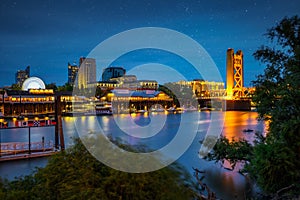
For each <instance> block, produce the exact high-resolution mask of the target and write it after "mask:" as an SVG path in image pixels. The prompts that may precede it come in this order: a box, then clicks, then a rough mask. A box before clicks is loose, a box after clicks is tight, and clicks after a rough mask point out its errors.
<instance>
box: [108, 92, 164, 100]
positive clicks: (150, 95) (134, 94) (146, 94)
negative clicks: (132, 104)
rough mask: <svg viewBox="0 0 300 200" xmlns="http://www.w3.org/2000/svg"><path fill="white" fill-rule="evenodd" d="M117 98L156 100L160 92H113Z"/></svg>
mask: <svg viewBox="0 0 300 200" xmlns="http://www.w3.org/2000/svg"><path fill="white" fill-rule="evenodd" d="M112 92H113V93H114V95H115V96H118V97H143V98H154V97H156V96H157V95H158V94H159V93H160V92H159V91H155V90H143V91H130V90H113V91H112Z"/></svg>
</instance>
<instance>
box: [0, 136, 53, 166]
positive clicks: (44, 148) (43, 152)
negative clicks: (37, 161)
mask: <svg viewBox="0 0 300 200" xmlns="http://www.w3.org/2000/svg"><path fill="white" fill-rule="evenodd" d="M57 152H58V151H57V150H55V148H54V144H53V142H52V141H49V142H32V143H30V144H29V143H28V142H9V143H1V149H0V162H2V161H10V160H20V159H29V158H38V157H45V156H51V155H53V154H55V153H57Z"/></svg>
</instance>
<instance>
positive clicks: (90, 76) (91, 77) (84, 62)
mask: <svg viewBox="0 0 300 200" xmlns="http://www.w3.org/2000/svg"><path fill="white" fill-rule="evenodd" d="M95 82H96V60H95V59H94V58H85V57H81V58H80V59H79V70H78V88H79V89H83V88H88V84H89V83H95Z"/></svg>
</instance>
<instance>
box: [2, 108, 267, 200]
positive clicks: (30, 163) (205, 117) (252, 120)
mask: <svg viewBox="0 0 300 200" xmlns="http://www.w3.org/2000/svg"><path fill="white" fill-rule="evenodd" d="M199 114H200V121H192V120H191V121H190V122H189V123H193V124H195V123H196V124H198V126H199V128H198V132H197V135H196V138H195V139H194V141H193V143H192V145H191V146H190V147H189V149H188V150H187V151H186V152H185V153H184V155H183V156H181V157H180V158H179V160H178V161H179V162H180V163H181V164H183V165H184V166H185V167H186V168H187V170H188V171H189V172H191V174H192V173H193V170H192V167H196V168H198V169H201V170H205V172H206V173H205V179H204V182H205V183H206V184H207V185H208V186H209V187H210V188H211V189H212V190H213V191H214V192H216V194H217V195H218V197H220V198H222V199H233V198H238V199H244V195H245V194H247V193H248V190H249V189H251V188H249V184H248V183H247V181H246V178H245V177H243V176H242V175H240V174H238V173H237V172H232V171H228V170H225V169H222V168H221V167H220V165H219V164H215V163H214V162H207V161H204V160H202V159H199V157H198V153H197V152H198V151H199V148H200V143H199V141H200V140H202V139H203V138H204V136H205V134H206V132H207V129H208V127H209V124H210V122H211V119H210V117H211V113H210V112H201V113H199ZM217 114H218V117H217V118H218V119H221V118H224V119H225V121H224V128H223V131H222V133H221V134H222V135H224V136H226V137H228V138H232V137H235V138H246V139H248V140H253V139H254V132H255V131H265V127H264V123H262V122H258V121H257V117H258V114H257V113H255V112H238V111H228V112H218V113H217ZM149 115H151V114H149ZM149 115H144V114H134V115H129V114H120V115H118V116H98V117H95V116H83V117H76V118H75V117H64V118H63V131H64V136H65V143H66V146H67V147H68V146H70V145H71V144H72V138H73V137H78V133H77V131H76V128H77V129H80V131H81V132H86V133H88V132H96V133H97V132H100V130H99V129H98V128H99V126H98V123H99V125H100V127H101V129H102V130H101V131H103V132H104V134H106V135H112V136H113V137H115V138H120V139H122V140H123V141H125V142H127V143H128V144H146V145H147V146H149V147H150V148H151V149H159V148H161V147H163V146H164V145H166V144H168V142H170V141H171V140H172V138H173V137H174V135H175V134H176V132H177V130H178V126H179V124H180V119H181V114H167V113H157V114H155V115H152V116H151V117H161V115H167V118H166V119H167V120H166V123H165V125H164V127H163V128H162V130H161V131H160V132H159V133H158V134H156V135H155V136H153V137H150V138H136V137H132V136H130V135H128V134H126V133H124V132H122V131H121V130H120V129H119V128H118V126H117V125H116V123H115V121H114V117H119V118H120V119H122V118H123V119H126V118H129V117H131V118H132V119H133V121H135V122H136V123H137V124H138V125H143V123H145V124H146V123H149V120H150V121H151V119H149V118H148V117H149ZM183 115H189V113H183ZM187 117H188V116H187ZM75 121H76V122H77V123H79V125H77V126H75V123H74V122H75ZM220 121H221V120H220ZM127 128H128V129H129V131H135V127H127ZM244 129H252V130H253V132H248V133H244V132H243V130H244ZM32 130H33V129H32ZM20 131H21V132H20ZM20 131H19V130H11V132H7V130H1V141H2V142H4V141H5V142H12V141H26V140H27V139H28V136H27V134H26V129H21V130H20ZM189 131H191V130H186V134H188V133H189ZM52 133H54V127H49V128H46V129H45V128H34V131H33V132H32V135H33V136H32V137H33V140H40V138H41V137H42V136H44V137H45V138H46V140H49V139H52V140H54V138H53V137H54V136H53V135H54V134H52ZM46 163H47V159H46V158H40V159H32V160H22V161H13V162H6V163H0V176H2V177H6V178H8V179H13V178H14V177H15V176H20V175H25V174H29V173H31V172H32V170H33V169H34V168H35V167H36V166H38V167H42V166H45V164H46Z"/></svg>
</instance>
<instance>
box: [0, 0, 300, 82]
mask: <svg viewBox="0 0 300 200" xmlns="http://www.w3.org/2000/svg"><path fill="white" fill-rule="evenodd" d="M220 2H222V3H220ZM0 6H1V7H0V9H1V10H0V25H1V28H0V66H1V68H0V87H2V86H5V85H11V84H12V83H14V82H15V72H16V71H17V70H18V69H22V70H23V69H25V67H26V66H28V65H30V66H31V76H38V77H40V78H41V79H43V80H44V81H45V83H53V82H54V83H56V84H57V85H63V84H64V83H66V82H67V64H68V62H71V63H73V62H77V63H78V60H79V57H81V56H87V55H88V53H89V52H90V51H91V50H92V49H93V48H94V47H96V46H97V45H98V44H99V43H100V42H102V41H104V40H105V39H107V38H109V37H110V36H113V35H114V34H117V33H119V32H122V31H125V30H128V29H133V28H139V27H149V26H150V27H163V28H169V29H173V30H176V31H179V32H181V33H184V34H186V35H188V36H189V37H191V38H192V39H194V40H196V41H197V42H198V43H200V44H201V45H202V46H203V47H204V48H205V49H206V51H207V52H208V53H209V54H210V56H211V57H212V59H213V60H214V62H215V63H216V65H217V67H218V68H219V70H220V72H221V75H222V76H223V78H224V80H225V68H226V64H225V58H226V50H227V49H228V48H234V49H235V50H238V49H241V50H242V51H243V52H244V62H245V69H244V71H245V84H246V85H247V86H248V85H250V82H251V80H254V79H255V76H256V75H258V74H259V73H262V72H263V69H264V66H263V65H260V64H259V63H258V62H257V61H255V60H254V58H253V56H252V54H253V52H254V51H255V50H257V49H258V48H259V47H260V46H261V45H263V44H267V41H266V38H265V37H264V36H263V34H264V33H266V30H267V29H268V28H271V27H272V26H274V25H275V24H276V23H277V22H278V21H279V20H281V19H282V18H283V17H285V16H292V15H296V14H298V15H300V1H299V0H286V1H284V0H270V1H269V0H256V1H255V0H254V1H251V0H239V1H237V0H232V1H231V0H228V1H219V0H210V1H209V0H198V1H193V0H188V1H187V0H183V1H174V0H163V1H162V0H153V1H150V0H148V1H147V0H132V1H129V0H128V1H124V0H120V1H115V0H109V1H102V0H81V1H75V0H73V1H71V0H70V1H67V0H57V1H53V0H45V1H40V0H39V1H32V0H28V1H21V0H19V1H12V0H1V5H0ZM138 55H139V56H141V57H142V56H143V54H141V53H139V54H138ZM130 62H131V60H130V57H129V58H128V59H127V60H126V59H122V63H117V62H116V63H115V64H117V65H122V66H124V67H125V68H126V66H127V65H130ZM193 78H196V77H193V75H192V74H191V76H190V79H193Z"/></svg>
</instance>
